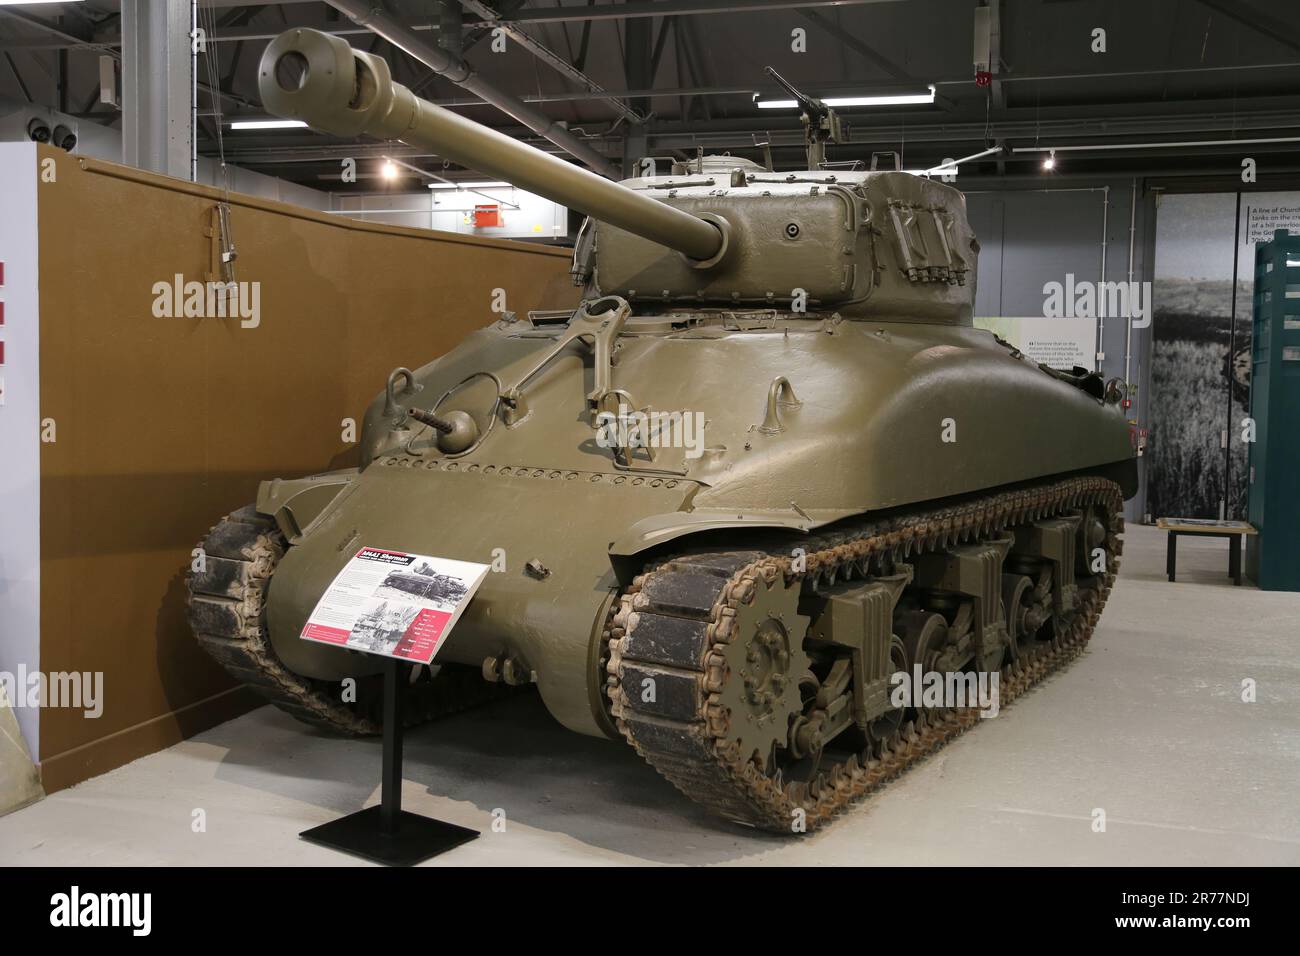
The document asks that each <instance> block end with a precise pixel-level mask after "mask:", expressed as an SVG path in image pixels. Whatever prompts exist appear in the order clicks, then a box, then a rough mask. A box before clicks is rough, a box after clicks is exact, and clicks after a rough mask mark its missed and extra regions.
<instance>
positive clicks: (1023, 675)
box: [605, 477, 1124, 834]
mask: <svg viewBox="0 0 1300 956" xmlns="http://www.w3.org/2000/svg"><path fill="white" fill-rule="evenodd" d="M1087 505H1097V506H1100V507H1101V508H1102V509H1104V510H1105V512H1106V516H1107V518H1108V521H1107V522H1106V526H1105V531H1106V549H1105V550H1106V554H1107V568H1106V572H1105V574H1099V575H1096V576H1095V577H1093V578H1092V579H1091V580H1092V582H1093V584H1092V586H1081V587H1079V589H1078V597H1077V603H1076V606H1075V613H1074V614H1073V615H1072V616H1071V617H1070V618H1069V619H1068V621H1067V623H1066V625H1065V626H1064V627H1063V628H1061V633H1059V634H1056V635H1054V636H1053V637H1052V639H1051V640H1044V641H1041V642H1040V643H1039V645H1038V646H1037V647H1035V648H1033V650H1032V652H1031V653H1022V654H1021V655H1020V657H1019V659H1018V660H1017V661H1016V662H1015V663H1014V664H1008V665H1006V666H1004V667H1003V669H1002V672H1001V675H1000V686H999V704H1000V706H1002V707H1005V706H1007V705H1009V704H1010V703H1011V702H1012V701H1014V700H1015V699H1016V698H1017V697H1019V696H1020V695H1021V694H1023V693H1025V692H1026V691H1027V690H1029V689H1030V688H1031V687H1033V686H1034V685H1035V684H1037V683H1039V682H1040V681H1041V680H1043V679H1044V678H1045V677H1046V676H1047V675H1048V674H1050V673H1052V672H1054V671H1056V670H1059V669H1060V668H1062V667H1064V666H1065V665H1067V664H1068V663H1070V662H1071V661H1072V660H1073V659H1074V658H1075V657H1077V656H1078V655H1079V654H1080V653H1081V652H1082V651H1083V649H1084V647H1085V645H1086V643H1087V641H1088V639H1089V638H1090V637H1091V635H1092V631H1093V628H1094V626H1095V624H1096V621H1097V619H1098V616H1099V615H1100V613H1101V609H1102V607H1103V605H1104V604H1105V601H1106V598H1107V597H1108V595H1109V593H1110V589H1111V586H1112V585H1113V583H1114V580H1115V575H1116V573H1117V572H1118V570H1119V561H1118V556H1119V554H1120V552H1121V549H1122V541H1121V540H1120V538H1119V535H1120V533H1121V532H1122V531H1123V520H1124V519H1123V517H1122V505H1123V499H1122V496H1121V493H1120V489H1119V487H1118V486H1117V485H1116V484H1115V483H1114V482H1111V481H1108V480H1105V479H1102V478H1097V477H1081V478H1074V479H1068V480H1063V481H1059V482H1054V483H1051V484H1046V485H1042V486H1036V487H1031V488H1026V489H1022V490H1014V491H1009V492H1005V493H1000V494H993V495H989V496H983V497H978V498H973V499H970V500H968V501H965V502H963V503H960V504H957V505H954V506H951V507H946V508H942V509H939V510H936V511H932V512H927V513H916V514H910V515H904V516H902V517H897V518H893V519H889V520H883V521H878V522H864V523H862V524H861V525H858V526H856V527H853V526H851V527H849V528H846V529H838V530H836V531H835V532H834V533H831V534H823V535H820V536H816V535H814V536H811V537H809V538H803V539H800V540H799V542H798V546H799V547H802V548H804V549H805V551H806V553H807V560H806V571H805V572H803V573H802V574H796V573H794V572H793V570H792V561H791V557H790V553H789V544H788V542H787V544H786V547H785V549H784V553H781V552H779V551H778V549H777V547H765V548H764V549H762V550H746V551H734V552H722V553H716V552H715V553H709V554H684V555H680V556H677V557H673V558H669V559H667V560H665V561H663V562H661V563H659V564H657V565H654V566H652V567H650V568H649V569H648V570H647V571H646V572H645V573H643V574H641V575H639V576H638V577H637V578H635V579H634V581H633V582H632V584H631V585H630V586H629V587H628V589H627V591H626V592H625V593H624V594H623V595H622V596H621V598H620V600H619V601H618V602H616V603H615V607H614V609H613V611H612V613H611V618H610V621H609V623H608V626H607V628H606V630H605V639H606V642H607V666H606V671H607V674H608V684H607V690H608V695H609V698H610V702H611V715H612V716H613V717H614V719H615V721H616V723H617V726H618V728H619V730H620V731H621V732H622V733H623V735H624V736H625V737H626V738H627V740H628V742H630V743H631V744H632V746H633V747H635V748H636V750H637V752H638V753H639V754H640V755H641V756H642V757H643V758H645V759H646V761H648V762H649V763H650V764H651V766H653V767H654V768H655V769H656V770H657V771H658V772H659V773H660V774H662V775H663V776H664V777H666V778H667V779H668V780H669V781H670V782H671V783H672V784H673V785H674V786H675V787H677V789H678V790H680V791H681V792H682V793H683V794H685V795H686V796H688V797H690V798H691V799H692V800H694V801H696V802H697V803H700V804H703V805H704V806H705V807H706V808H708V809H709V810H711V811H712V812H714V813H716V814H718V815H720V816H723V817H725V818H727V819H730V820H733V821H736V822H740V823H744V824H749V825H752V826H755V827H759V828H762V829H765V830H771V831H774V832H780V833H786V834H789V833H791V832H792V831H793V830H794V829H795V828H794V827H792V821H794V820H797V819H798V818H799V817H800V811H802V817H803V821H802V822H803V823H804V825H805V827H806V830H807V831H808V832H811V831H812V830H814V829H815V828H816V827H818V826H820V825H822V824H824V823H826V822H827V821H829V820H830V819H832V818H833V817H834V816H835V815H836V814H837V813H839V812H840V811H842V810H844V809H845V808H847V807H849V806H851V805H852V804H854V803H855V802H857V801H858V800H860V799H862V798H864V797H865V796H867V795H868V794H870V793H872V792H875V791H877V790H879V789H880V788H881V787H882V786H883V785H884V784H885V783H887V782H888V781H890V780H892V779H893V778H895V777H897V776H899V775H900V774H902V773H903V772H904V771H906V770H907V769H909V768H910V767H911V766H912V765H914V764H915V763H917V762H918V761H920V760H921V759H923V758H924V757H926V756H928V755H929V754H932V753H934V752H935V751H936V750H938V749H939V748H941V747H942V746H944V745H945V744H946V743H948V742H949V741H950V740H952V739H953V738H954V737H956V736H958V735H960V734H962V733H964V732H965V731H967V730H969V729H970V728H971V727H972V726H974V725H975V724H976V723H977V722H978V720H979V717H978V712H977V711H976V710H975V709H940V708H934V709H928V710H926V709H920V710H918V711H917V717H916V719H915V720H913V721H909V722H907V723H906V724H903V725H902V726H901V727H900V729H899V730H898V732H896V733H895V734H894V735H893V736H892V737H891V738H890V739H888V740H886V741H885V742H884V743H883V745H881V746H879V747H869V749H867V750H864V751H863V752H861V753H860V754H857V755H852V756H849V757H848V758H847V759H843V760H841V761H840V762H838V763H835V764H833V765H832V766H829V767H826V769H819V771H818V772H817V773H816V775H815V776H813V777H812V778H811V779H810V780H808V781H783V780H782V777H781V774H780V773H779V772H778V773H775V774H771V775H769V774H768V773H766V772H765V771H764V770H763V769H762V768H760V767H759V766H757V765H756V764H755V763H754V762H753V761H752V760H750V759H749V755H748V754H745V753H742V752H741V750H740V747H739V746H738V745H737V744H735V743H732V742H728V741H726V740H725V739H724V731H725V728H726V721H727V720H728V715H727V714H726V712H725V711H724V710H723V708H722V706H721V703H720V693H719V691H720V690H721V687H722V683H723V682H724V680H725V679H726V674H725V672H724V671H723V669H722V665H723V663H724V660H723V656H722V653H721V648H722V647H723V646H724V645H725V644H727V643H728V642H729V641H730V640H731V639H732V638H733V636H734V632H735V631H736V628H735V627H734V622H735V620H736V614H737V611H738V609H739V608H740V607H741V606H742V605H744V604H747V603H749V602H751V601H753V599H754V595H755V592H756V589H757V588H759V587H763V586H773V585H778V583H779V582H780V583H783V584H784V585H785V586H787V587H788V586H795V587H802V585H803V584H804V583H815V584H830V583H833V582H835V581H837V580H845V579H853V578H864V577H865V576H866V575H867V574H868V573H869V572H870V573H877V572H878V571H879V570H880V569H881V567H882V566H891V565H892V562H893V561H903V560H906V558H907V557H908V556H909V555H912V554H917V553H923V552H926V551H931V550H938V549H943V548H947V547H950V546H953V545H956V544H959V543H962V542H966V541H974V540H978V539H980V538H983V537H986V536H988V535H991V534H995V533H997V532H999V531H1001V530H1002V529H1005V528H1008V527H1011V526H1014V525H1017V524H1020V523H1023V522H1026V521H1035V520H1039V519H1041V518H1046V517H1051V516H1053V515H1055V514H1059V513H1060V512H1062V511H1064V510H1066V509H1069V508H1077V507H1082V506H1087ZM805 578H809V579H811V581H810V582H805V581H804V580H803V579H805ZM642 629H644V630H645V632H646V633H642ZM646 668H653V669H655V670H658V671H660V672H668V673H674V674H678V675H689V676H690V678H691V679H692V681H693V683H694V685H695V686H697V687H698V692H695V693H689V694H678V693H674V694H665V695H661V699H660V700H659V701H657V702H655V703H654V704H653V705H652V707H653V712H652V711H651V710H650V709H648V708H646V707H645V706H644V705H643V704H641V702H640V701H639V700H638V698H637V695H636V694H634V693H632V694H629V693H624V692H623V690H622V686H621V678H622V677H623V675H624V673H625V669H627V671H628V672H630V674H629V676H630V677H631V679H633V680H635V675H636V674H637V673H644V672H645V669H646ZM823 763H825V761H823Z"/></svg>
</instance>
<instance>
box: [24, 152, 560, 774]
mask: <svg viewBox="0 0 1300 956" xmlns="http://www.w3.org/2000/svg"><path fill="white" fill-rule="evenodd" d="M14 148H16V149H22V150H27V151H29V152H30V159H22V160H20V162H21V164H22V165H24V166H28V165H29V167H30V176H31V182H30V189H29V191H30V193H31V194H33V195H34V196H35V197H36V208H37V226H38V229H37V232H38V250H37V251H38V256H37V257H36V258H37V259H38V262H39V264H38V266H37V267H36V269H37V277H38V293H39V306H38V314H39V353H38V354H39V419H40V428H41V444H40V446H39V468H40V480H39V516H40V524H39V593H40V620H39V634H40V637H39V663H38V662H36V661H31V660H28V661H25V662H20V661H10V660H5V661H0V666H3V667H4V668H5V669H8V670H10V671H13V670H15V669H16V667H17V666H18V664H19V663H25V664H26V666H27V668H28V669H29V670H34V669H35V668H37V667H38V666H39V668H40V669H41V670H42V671H43V672H46V673H50V672H58V671H67V672H72V671H76V672H84V673H98V674H102V696H103V708H102V714H101V715H100V716H99V717H97V718H87V717H86V715H85V714H84V712H83V710H81V709H74V708H49V707H47V708H43V709H42V711H41V715H40V730H39V747H37V746H36V744H35V742H32V743H33V746H32V749H33V750H39V754H38V760H39V763H40V765H41V768H42V775H43V780H44V783H45V787H46V789H47V790H55V789H59V788H61V787H64V786H68V785H70V784H72V783H75V782H77V781H79V780H82V779H85V778H86V777H89V776H92V775H95V774H98V773H102V772H104V771H106V770H108V769H111V768H112V767H115V766H118V765H120V764H122V763H124V762H126V761H128V760H131V759H134V758H135V757H138V756H141V755H142V754H145V753H149V752H151V751H154V750H157V749H159V748H161V747H164V746H167V745H170V744H172V743H174V742H176V741H177V740H179V739H181V738H183V737H185V736H188V735H190V734H192V733H195V732H197V731H199V730H202V729H205V728H206V727H208V726H211V725H213V724H215V723H217V722H219V721H221V720H224V719H227V718H228V717H230V716H232V715H234V714H235V713H238V712H241V711H242V710H244V709H247V708H248V707H249V706H251V705H253V704H255V703H257V702H259V699H258V698H255V697H253V696H252V695H251V693H250V692H248V691H246V690H240V689H237V688H235V686H234V684H233V682H232V681H231V680H230V678H229V677H227V676H226V675H225V674H223V673H222V671H221V669H220V668H219V667H218V666H217V665H216V664H214V663H213V662H212V661H211V660H210V659H209V658H208V657H207V656H206V655H205V654H204V653H203V651H202V650H201V649H200V648H199V647H198V646H197V645H196V644H195V642H194V638H193V635H192V634H191V633H190V629H189V626H188V625H187V622H186V619H185V600H184V577H185V573H186V571H187V569H188V567H189V564H190V560H191V550H192V549H193V548H194V547H195V545H196V543H197V542H198V541H199V540H200V539H201V538H202V537H203V535H204V534H205V533H206V532H207V530H208V528H209V526H210V525H211V524H212V522H213V521H214V520H215V518H216V517H219V516H220V515H222V514H223V513H226V512H229V511H231V510H232V509H235V508H238V507H240V506H242V505H245V504H248V503H250V502H252V501H253V499H254V496H255V495H256V492H257V486H258V483H259V481H261V480H262V479H264V478H269V477H272V476H296V475H303V474H309V473H314V472H318V471H320V470H323V469H324V468H325V467H331V468H338V467H346V466H348V465H351V464H355V463H356V446H355V443H354V441H355V439H353V440H352V441H350V440H349V439H350V438H353V436H351V435H349V434H347V432H348V423H347V421H346V420H347V419H354V420H355V421H356V422H357V423H359V422H360V418H361V415H362V413H363V411H364V409H365V407H366V405H367V403H368V402H369V401H370V400H371V399H372V398H373V397H374V396H375V395H376V393H378V392H380V391H381V390H382V389H383V387H384V382H385V379H386V377H387V375H388V373H389V371H390V370H391V369H393V368H394V367H395V366H398V365H409V366H412V367H416V366H419V365H421V364H424V363H425V362H428V361H430V360H432V359H433V358H435V357H436V356H438V355H439V354H441V353H442V352H443V351H445V350H446V349H448V348H449V347H450V346H451V345H452V344H454V343H455V342H457V341H459V340H460V339H462V338H463V337H464V336H465V335H466V334H467V333H468V332H470V331H472V330H473V329H475V328H478V327H481V326H484V325H486V324H488V323H489V322H490V321H492V320H493V319H494V318H496V316H495V315H494V314H493V312H492V306H493V301H494V300H493V298H492V293H493V291H494V290H502V292H501V295H503V296H504V300H503V301H504V302H505V304H506V307H507V308H509V309H511V310H516V311H518V312H519V313H520V314H522V313H523V312H525V311H527V310H529V309H535V308H557V307H565V306H568V305H569V304H571V303H574V302H575V301H576V298H577V294H576V290H575V289H574V288H573V287H572V286H571V285H570V283H569V277H568V268H569V256H568V251H567V250H563V249H554V248H549V247H545V246H540V245H530V244H523V243H516V242H508V241H498V240H487V239H480V238H475V237H468V236H457V235H452V234H446V233H437V232H431V231H427V230H417V229H407V228H399V227H388V226H383V225H377V224H370V223H362V222H358V221H354V220H348V219H341V218H339V217H334V216H329V215H326V214H322V213H316V212H312V211H308V210H304V209H300V208H298V207H294V206H289V205H286V204H282V203H275V202H270V201H265V200H260V199H254V198H251V197H245V196H240V195H234V194H231V195H229V196H228V197H227V196H223V194H222V192H221V191H220V190H216V189H211V188H208V187H203V186H195V185H192V184H190V183H185V182H180V181H177V180H172V179H168V178H165V177H161V176H155V175H151V174H147V173H143V172H140V171H138V170H134V169H129V168H126V167H122V166H117V165H115V164H111V163H104V162H100V161H96V160H87V159H81V158H78V157H76V156H70V155H68V154H67V153H64V152H61V151H59V150H55V149H50V148H46V147H35V146H34V144H15V147H14ZM43 174H44V175H43ZM223 200H225V201H226V202H228V217H227V225H226V226H225V227H224V228H223V224H222V223H221V221H220V216H219V215H218V214H217V212H216V210H217V207H218V205H219V203H220V202H221V201H223ZM231 241H233V245H234V248H235V249H236V251H237V259H236V260H235V262H234V278H235V280H236V281H237V282H238V283H240V286H241V289H244V290H247V291H246V294H245V295H244V298H243V300H242V302H241V304H242V305H244V306H247V308H245V309H244V310H243V311H239V310H235V314H233V315H231V316H230V317H227V318H218V317H212V316H208V317H204V318H194V317H184V315H181V316H179V317H168V312H169V311H170V312H172V313H173V314H174V313H175V312H177V311H179V312H182V313H183V312H185V311H186V307H185V306H186V303H187V302H188V301H189V296H188V293H187V290H186V287H185V283H187V282H190V281H197V282H203V281H204V280H205V279H207V278H212V277H219V276H220V273H221V269H222V266H221V262H220V259H221V253H222V251H223V249H226V248H228V247H229V243H230V242H231ZM0 251H3V250H0ZM178 277H179V278H178ZM25 278H26V279H27V280H31V279H32V277H31V276H27V277H25ZM10 279H11V283H12V281H13V280H15V279H17V280H18V281H20V282H21V281H24V277H21V276H18V277H15V276H12V275H11V277H10ZM253 283H256V284H257V285H256V286H253V285H252V284H253ZM160 284H161V285H160ZM254 289H256V294H254V293H253V291H252V290H254ZM496 301H497V302H498V304H499V303H500V302H501V301H502V299H501V297H500V296H498V297H497V300H496ZM178 307H179V308H178ZM7 322H8V325H9V326H10V327H13V326H16V325H18V324H20V323H22V324H24V327H28V328H29V327H30V325H31V322H32V317H31V316H30V315H19V314H15V312H14V309H13V308H12V307H11V309H10V314H9V315H8V316H7ZM35 340H36V339H35V337H34V336H33V337H32V339H31V341H32V342H33V343H34V342H35ZM7 361H8V363H9V366H10V371H11V372H12V370H13V369H14V367H16V366H22V367H24V368H26V369H28V370H30V369H31V367H32V365H33V363H34V362H35V361H36V357H35V356H34V355H31V354H26V355H24V354H11V355H9V356H8V357H7ZM11 378H12V375H11ZM34 378H35V377H34V376H32V380H33V382H34ZM15 381H16V380H15ZM13 410H14V409H13V408H12V407H11V408H8V409H4V410H3V411H5V412H6V413H8V412H12V411H13ZM30 411H31V410H30V409H29V410H28V412H27V414H26V415H25V417H27V418H29V419H30V421H29V423H27V424H23V427H24V428H27V427H30V428H31V429H32V430H33V431H34V430H35V429H36V428H37V425H38V422H37V421H36V420H35V419H34V418H31V415H30ZM356 431H357V432H359V424H358V426H357V428H356ZM30 500H31V501H33V502H34V501H35V500H36V496H34V495H33V496H31V498H30ZM33 557H34V556H33ZM5 646H6V648H8V646H9V645H8V643H7V644H6V645H5ZM15 646H18V645H15Z"/></svg>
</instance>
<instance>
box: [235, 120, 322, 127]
mask: <svg viewBox="0 0 1300 956" xmlns="http://www.w3.org/2000/svg"><path fill="white" fill-rule="evenodd" d="M306 126H307V124H306V123H304V122H303V121H302V120H234V121H233V122H231V124H230V128H231V129H305V128H306Z"/></svg>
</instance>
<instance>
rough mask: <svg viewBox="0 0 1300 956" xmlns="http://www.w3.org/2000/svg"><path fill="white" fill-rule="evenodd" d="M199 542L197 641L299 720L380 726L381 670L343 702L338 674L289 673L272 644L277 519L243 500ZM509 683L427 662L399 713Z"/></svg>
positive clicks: (420, 712) (426, 712)
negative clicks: (268, 616) (269, 601)
mask: <svg viewBox="0 0 1300 956" xmlns="http://www.w3.org/2000/svg"><path fill="white" fill-rule="evenodd" d="M199 547H201V548H202V549H203V553H204V556H205V557H204V570H203V571H202V572H191V573H190V575H189V576H188V579H187V584H188V586H189V620H190V626H191V628H192V629H193V631H194V636H195V637H196V638H197V639H198V642H199V644H200V646H202V647H203V649H204V650H205V651H207V652H208V654H209V655H211V656H212V658H213V659H214V660H216V661H217V663H219V664H220V665H221V666H222V667H224V668H225V669H226V671H227V672H228V673H229V674H230V675H231V676H232V677H234V678H235V679H236V680H238V681H240V682H241V683H243V684H246V685H248V686H249V687H251V688H252V689H253V690H255V691H257V692H258V693H259V694H261V695H262V696H263V697H265V698H266V699H267V700H269V701H270V702H271V703H273V704H275V706H277V707H279V708H280V709H281V710H283V711H285V712H287V713H289V714H292V715H293V716H294V717H296V718H298V719H299V720H301V721H303V722H304V723H308V724H311V725H312V726H315V727H319V728H321V729H324V730H328V731H331V732H333V733H338V734H344V735H348V736H368V735H372V734H378V733H380V731H381V724H380V720H379V708H380V704H381V702H382V694H383V687H382V677H381V675H378V674H372V675H367V676H364V677H359V678H357V686H356V701H355V702H344V700H343V687H342V682H340V681H324V680H316V679H314V678H310V677H303V676H301V675H299V674H295V673H294V672H293V671H291V670H289V669H288V668H287V667H285V665H284V663H283V662H282V661H281V660H280V658H279V656H278V655H277V654H276V652H275V648H274V647H273V646H272V644H271V640H270V635H269V634H268V633H267V628H266V620H265V615H264V610H265V598H266V588H267V585H268V583H269V582H270V580H271V574H272V572H273V571H274V570H275V566H276V565H277V564H278V563H279V562H280V559H281V558H282V557H284V553H285V551H286V549H287V547H288V545H287V543H286V542H285V539H284V536H283V535H282V534H281V533H280V529H279V528H278V527H277V526H276V524H275V522H274V521H273V520H272V519H270V518H268V517H266V516H265V515H261V514H258V513H257V512H256V511H255V510H254V509H253V507H252V506H251V505H249V506H247V507H244V508H241V509H239V510H238V511H236V512H233V513H232V514H229V515H227V516H226V517H225V518H223V519H222V520H221V521H220V522H218V523H217V524H216V525H214V526H213V528H212V530H211V531H210V532H209V533H208V536H207V537H206V538H205V539H204V540H203V541H202V542H200V544H199ZM510 690H513V688H507V687H504V686H503V685H500V684H490V683H488V682H487V681H485V680H483V676H482V674H481V672H480V671H479V670H478V669H477V668H464V667H457V666H454V665H446V666H443V667H440V668H438V670H437V673H436V674H433V675H432V676H431V675H430V671H429V670H428V669H425V670H423V671H422V672H421V674H420V679H419V680H417V681H416V682H415V683H413V684H411V685H410V686H409V687H408V688H407V692H406V694H405V695H404V696H403V720H404V723H405V725H406V726H408V727H409V726H414V725H416V724H420V723H424V722H426V721H429V720H432V719H434V718H436V717H441V716H444V715H446V714H451V713H455V712H457V711H461V710H465V709H467V708H469V707H473V706H476V705H478V704H481V703H485V702H487V701H489V700H494V699H497V698H500V697H502V696H503V695H505V694H506V693H508V692H509V691H510Z"/></svg>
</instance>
